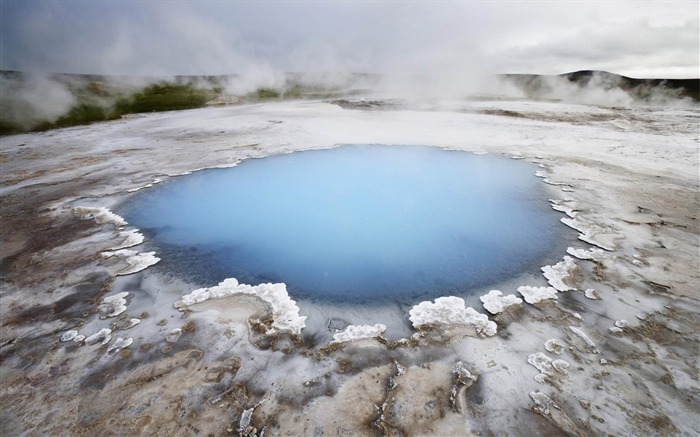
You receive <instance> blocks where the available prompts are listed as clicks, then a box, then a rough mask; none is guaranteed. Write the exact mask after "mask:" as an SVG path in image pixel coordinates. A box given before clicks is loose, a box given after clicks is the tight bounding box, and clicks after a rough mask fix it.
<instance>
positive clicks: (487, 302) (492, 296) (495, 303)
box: [479, 290, 523, 314]
mask: <svg viewBox="0 0 700 437" xmlns="http://www.w3.org/2000/svg"><path fill="white" fill-rule="evenodd" d="M479 299H480V300H481V302H483V303H484V308H486V311H488V312H490V313H491V314H498V313H500V312H502V311H503V310H505V309H506V308H507V307H509V306H511V305H521V304H522V303H523V300H522V299H520V298H519V297H516V296H515V295H514V294H509V295H507V296H503V293H501V291H499V290H491V291H489V292H488V294H485V295H483V296H481V297H480V298H479Z"/></svg>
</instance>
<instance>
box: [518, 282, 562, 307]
mask: <svg viewBox="0 0 700 437" xmlns="http://www.w3.org/2000/svg"><path fill="white" fill-rule="evenodd" d="M518 293H520V294H522V295H523V298H524V299H525V302H527V303H529V304H536V303H538V302H541V301H543V300H547V299H557V293H558V292H557V290H556V288H552V287H530V286H528V285H522V286H520V287H518Z"/></svg>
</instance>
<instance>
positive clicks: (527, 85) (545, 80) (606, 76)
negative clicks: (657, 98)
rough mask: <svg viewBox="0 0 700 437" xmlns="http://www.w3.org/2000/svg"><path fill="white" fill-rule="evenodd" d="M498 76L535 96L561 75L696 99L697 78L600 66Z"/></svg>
mask: <svg viewBox="0 0 700 437" xmlns="http://www.w3.org/2000/svg"><path fill="white" fill-rule="evenodd" d="M499 76H500V77H502V78H504V79H506V80H508V81H510V82H512V83H514V84H516V85H517V86H520V87H521V88H522V89H523V90H524V91H525V92H526V93H528V95H532V96H536V95H537V94H540V93H542V92H545V91H547V90H548V89H549V87H550V84H549V83H551V81H555V80H558V79H559V80H560V79H565V80H568V81H569V82H572V83H575V84H576V85H578V86H580V87H582V88H583V87H586V86H588V85H589V84H590V83H591V81H592V80H594V79H595V85H596V86H599V87H601V88H603V89H605V90H611V89H615V88H619V89H622V90H623V91H625V92H627V93H629V94H630V95H631V96H632V97H634V98H635V99H639V100H648V99H650V97H651V96H652V95H653V94H655V93H656V92H659V91H660V92H663V93H664V94H665V95H666V96H667V97H675V98H679V99H682V98H687V97H690V98H692V99H693V100H695V101H696V102H697V101H700V79H637V78H633V77H627V76H622V75H619V74H615V73H610V72H608V71H601V70H580V71H573V72H571V73H563V74H558V75H554V74H549V75H547V74H501V75H499Z"/></svg>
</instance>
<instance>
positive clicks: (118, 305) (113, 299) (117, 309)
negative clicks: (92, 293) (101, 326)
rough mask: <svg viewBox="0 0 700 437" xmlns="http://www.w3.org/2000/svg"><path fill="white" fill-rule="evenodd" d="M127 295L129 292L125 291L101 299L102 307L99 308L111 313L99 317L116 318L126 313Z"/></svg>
mask: <svg viewBox="0 0 700 437" xmlns="http://www.w3.org/2000/svg"><path fill="white" fill-rule="evenodd" d="M128 295H129V292H128V291H125V292H122V293H117V294H113V295H112V296H107V297H105V298H104V299H102V305H100V307H99V308H100V309H102V310H104V311H105V312H107V311H110V310H111V312H109V313H108V314H105V315H104V316H101V318H108V317H116V316H118V315H119V314H121V313H123V312H124V311H126V297H127V296H128Z"/></svg>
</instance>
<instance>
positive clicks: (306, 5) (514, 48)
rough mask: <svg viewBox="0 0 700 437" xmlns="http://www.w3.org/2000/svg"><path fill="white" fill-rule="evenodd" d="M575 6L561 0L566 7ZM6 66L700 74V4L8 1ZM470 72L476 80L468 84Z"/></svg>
mask: <svg viewBox="0 0 700 437" xmlns="http://www.w3.org/2000/svg"><path fill="white" fill-rule="evenodd" d="M562 3H563V4H562ZM0 7H1V8H2V17H3V22H2V26H0V37H1V39H0V42H1V45H0V61H1V62H0V64H1V65H0V67H1V68H2V69H19V70H35V71H49V72H74V73H99V74H123V75H174V74H228V73H244V74H246V73H248V74H254V75H259V76H262V77H267V78H268V79H269V80H270V81H275V80H277V79H276V78H277V77H278V76H279V74H280V72H283V71H306V72H314V73H322V72H326V73H328V72H333V73H338V72H341V73H342V72H351V71H352V72H377V73H390V74H392V75H395V76H396V77H398V78H401V79H402V81H403V82H404V83H405V84H407V85H408V86H411V84H412V83H413V82H416V78H421V80H422V79H424V78H426V77H429V78H432V79H434V81H433V83H434V84H444V85H445V86H447V85H450V86H453V85H456V86H467V85H466V84H467V82H469V80H471V79H473V78H474V77H478V76H480V75H485V74H488V73H495V72H529V73H545V74H552V73H562V72H566V71H572V70H578V69H606V70H610V71H614V72H617V73H621V74H626V75H630V76H637V77H697V76H698V75H700V74H699V72H698V66H699V63H700V61H699V60H698V50H699V48H698V37H697V36H698V32H699V26H698V12H699V7H698V5H697V3H696V2H673V3H663V2H558V3H555V2H544V1H543V2H194V1H192V2H187V1H180V2H175V1H173V2H165V1H162V2H149V1H142V2H132V1H124V2H118V1H111V2H102V1H101V2H94V1H71V0H66V1H43V0H42V1H32V0H25V1H3V2H2V3H1V6H0ZM467 79H469V80H467Z"/></svg>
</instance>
